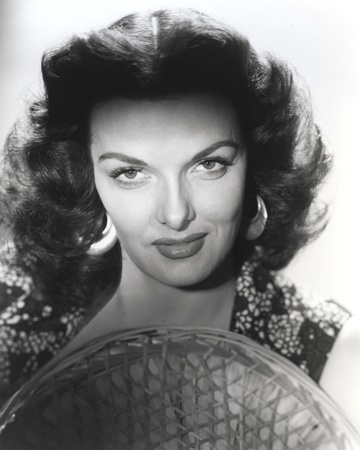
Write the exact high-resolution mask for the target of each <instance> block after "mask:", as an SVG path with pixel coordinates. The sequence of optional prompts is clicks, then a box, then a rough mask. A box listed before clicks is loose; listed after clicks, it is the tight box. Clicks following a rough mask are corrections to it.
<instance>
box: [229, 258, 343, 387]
mask: <svg viewBox="0 0 360 450" xmlns="http://www.w3.org/2000/svg"><path fill="white" fill-rule="evenodd" d="M350 316H351V314H350V313H349V311H347V310H346V309H345V308H344V307H342V306H341V305H340V304H338V303H337V302H335V301H334V300H331V299H327V298H325V297H323V296H321V295H319V294H315V293H314V292H311V291H309V290H307V289H304V288H302V287H299V286H297V285H296V284H295V283H293V282H292V281H290V280H289V279H288V278H287V277H285V276H284V275H283V274H282V273H280V272H275V271H271V270H268V269H267V268H265V267H264V266H262V265H261V264H260V263H259V262H257V261H256V260H254V261H248V262H246V263H245V264H244V265H243V267H242V268H241V271H240V274H239V277H238V279H237V287H236V296H235V303H234V312H233V316H232V324H231V329H232V330H233V331H235V332H238V333H241V334H244V335H246V336H248V337H250V338H251V339H253V340H255V341H257V342H259V343H260V344H262V345H264V346H266V347H268V348H270V349H272V350H274V351H276V352H277V353H280V354H281V355H282V356H284V357H286V358H288V359H290V360H291V361H292V362H293V363H295V364H296V365H297V366H298V367H300V368H301V369H302V370H303V371H304V372H305V373H307V374H308V375H309V376H310V377H311V378H313V379H314V380H315V381H316V382H319V380H320V377H321V375H322V372H323V370H324V367H325V364H326V362H327V359H328V355H329V353H330V351H331V349H332V347H333V345H334V343H335V341H336V339H337V337H338V335H339V333H340V331H341V329H342V328H343V326H344V324H345V323H346V322H347V320H348V319H349V317H350Z"/></svg>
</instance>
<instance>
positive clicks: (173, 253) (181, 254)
mask: <svg viewBox="0 0 360 450" xmlns="http://www.w3.org/2000/svg"><path fill="white" fill-rule="evenodd" d="M205 236H206V233H194V234H190V235H189V236H186V237H185V238H181V239H157V240H156V241H154V242H152V245H155V246H156V248H157V250H158V251H159V252H160V253H161V254H162V255H163V256H165V257H166V258H170V259H183V258H189V257H190V256H194V255H195V254H196V253H198V252H199V251H200V250H201V248H202V246H203V245H204V238H205Z"/></svg>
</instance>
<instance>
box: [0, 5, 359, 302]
mask: <svg viewBox="0 0 360 450" xmlns="http://www.w3.org/2000/svg"><path fill="white" fill-rule="evenodd" d="M359 5H360V4H359V2H358V0H341V1H340V0H337V1H334V0H242V1H241V0H237V1H231V0H218V1H217V2H214V1H211V0H208V1H205V0H179V1H176V0H174V1H167V2H166V1H156V0H153V1H152V0H147V1H145V0H131V1H129V0H126V1H124V0H123V1H120V0H116V1H115V0H97V1H95V0H92V1H91V0H62V1H56V0H0V142H1V143H2V142H3V140H4V139H5V136H6V134H7V132H8V130H9V128H10V126H11V125H12V123H13V122H14V120H15V117H16V115H17V114H18V113H19V112H20V111H21V108H22V104H23V101H24V99H26V98H28V96H29V94H28V91H29V90H30V91H31V92H35V93H36V92H37V91H38V90H39V86H40V82H39V78H40V58H41V55H42V52H43V50H44V49H45V48H47V47H50V46H52V45H54V44H57V43H59V42H61V40H62V39H63V38H64V37H66V36H68V35H71V34H72V33H75V32H76V33H77V32H83V31H88V30H89V29H90V28H97V27H99V26H103V25H108V24H109V23H111V22H113V21H115V20H117V19H119V18H121V17H122V16H123V15H125V14H128V13H131V12H135V11H138V10H140V9H148V8H151V9H153V8H160V7H166V6H167V7H172V6H190V7H193V8H196V9H199V10H202V11H204V12H207V13H210V14H212V15H214V16H216V17H218V18H220V19H222V20H224V21H225V22H227V23H229V24H231V25H233V26H235V27H236V28H237V29H239V31H241V32H242V33H243V34H245V35H246V36H248V38H249V39H250V42H251V43H252V44H253V45H254V46H255V48H257V49H259V50H269V51H271V52H274V53H276V54H277V55H278V56H280V57H282V58H284V59H286V60H288V61H289V62H290V63H291V64H293V65H294V66H295V67H296V69H297V71H298V73H299V74H300V75H301V76H302V77H303V78H304V79H305V80H306V82H307V84H308V85H309V88H310V91H311V93H312V99H313V104H314V108H315V117H316V120H317V122H318V123H319V125H320V127H321V128H322V131H323V134H324V136H325V140H326V142H327V145H328V146H329V147H330V149H331V151H332V152H333V153H334V156H335V166H334V170H333V173H332V175H331V177H330V178H329V180H328V183H327V185H326V187H325V189H324V191H323V193H322V195H323V197H324V198H325V199H327V200H331V204H332V207H331V209H332V219H331V222H330V224H329V226H328V228H327V230H326V231H325V233H324V234H323V235H322V236H321V238H320V239H318V241H317V242H316V243H315V244H312V245H311V246H309V247H308V248H307V249H305V250H304V251H303V252H301V254H300V255H299V256H298V257H297V258H296V259H295V261H294V262H293V263H292V264H291V265H290V267H289V268H288V269H287V272H288V273H289V274H290V276H291V277H292V278H293V279H295V280H296V281H299V282H301V283H302V284H305V285H307V286H309V287H311V288H312V289H315V290H317V291H320V292H323V293H325V294H326V295H328V296H330V297H333V298H335V299H337V301H339V302H340V303H342V304H344V305H345V306H347V307H348V308H349V309H351V310H360V298H359V294H358V283H360V273H359V270H360V264H359V262H358V255H359V251H360V244H359V239H360V236H359V227H360V223H359V218H360V215H359V209H360V155H359V153H360V146H359V142H360V114H359V108H360V85H359V82H360V32H359V31H358V30H360V20H359V17H360V6H359Z"/></svg>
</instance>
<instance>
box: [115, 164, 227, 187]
mask: <svg viewBox="0 0 360 450" xmlns="http://www.w3.org/2000/svg"><path fill="white" fill-rule="evenodd" d="M232 165H233V163H232V162H230V161H228V160H226V159H224V158H222V157H213V158H207V159H204V160H201V161H199V162H197V163H196V165H195V167H194V168H193V169H192V170H191V173H194V174H195V175H199V176H200V177H201V178H203V179H206V178H207V179H216V178H220V177H222V176H223V175H225V173H226V172H227V170H228V167H229V166H232ZM110 176H111V178H114V179H115V181H116V182H117V183H118V184H120V185H121V186H123V187H129V188H131V187H137V186H139V185H142V184H144V183H145V182H146V181H147V180H149V179H150V178H151V175H149V174H147V173H145V172H144V169H143V168H139V167H120V168H118V169H115V170H113V171H112V172H111V174H110Z"/></svg>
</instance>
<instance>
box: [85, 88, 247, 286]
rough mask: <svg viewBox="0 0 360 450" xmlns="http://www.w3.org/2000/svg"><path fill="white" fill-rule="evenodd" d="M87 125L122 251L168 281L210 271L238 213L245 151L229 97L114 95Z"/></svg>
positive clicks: (235, 227) (225, 248)
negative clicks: (136, 97) (130, 97)
mask: <svg viewBox="0 0 360 450" xmlns="http://www.w3.org/2000/svg"><path fill="white" fill-rule="evenodd" d="M91 132H92V143H91V153H92V158H93V162H94V171H95V183H96V187H97V190H98V193H99V195H100V198H101V200H102V202H103V204H104V207H105V209H106V210H107V212H108V214H109V216H110V218H111V219H112V221H113V223H114V225H115V228H116V231H117V234H118V237H119V240H120V243H121V247H122V250H123V252H125V254H127V255H128V257H129V258H130V259H131V260H132V262H133V263H134V264H135V266H136V267H137V268H138V269H139V270H140V271H141V272H143V273H144V274H146V275H148V276H150V277H152V278H153V279H155V280H157V281H159V282H161V283H163V284H166V285H171V286H178V287H184V286H191V285H194V284H197V283H199V282H202V281H204V280H205V279H206V278H208V277H209V276H210V275H211V274H212V273H213V272H214V271H215V269H217V268H219V266H220V265H221V263H222V262H223V261H224V260H225V258H226V257H227V255H228V254H229V252H230V251H231V249H232V247H233V244H234V241H235V239H236V236H237V234H238V231H239V226H240V220H241V210H242V204H243V194H244V186H245V172H246V154H245V149H244V144H243V140H242V137H241V134H240V130H239V123H238V117H237V114H236V112H235V110H234V109H233V107H232V106H231V105H230V103H229V102H228V101H227V100H225V99H223V98H221V97H217V96H212V95H205V94H204V95H189V96H184V97H180V98H178V99H166V100H159V101H150V100H127V99H123V98H117V99H113V100H110V101H108V102H106V103H104V104H101V105H100V106H98V107H97V108H96V109H95V110H94V111H93V113H92V118H91Z"/></svg>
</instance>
